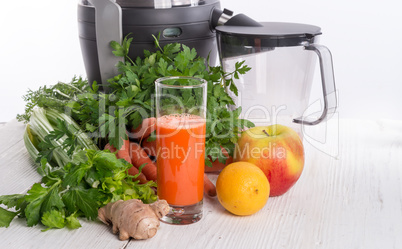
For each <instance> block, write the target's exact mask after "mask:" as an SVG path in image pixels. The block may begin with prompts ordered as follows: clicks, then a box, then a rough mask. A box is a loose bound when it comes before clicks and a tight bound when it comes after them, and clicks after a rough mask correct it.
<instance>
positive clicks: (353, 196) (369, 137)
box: [0, 120, 402, 249]
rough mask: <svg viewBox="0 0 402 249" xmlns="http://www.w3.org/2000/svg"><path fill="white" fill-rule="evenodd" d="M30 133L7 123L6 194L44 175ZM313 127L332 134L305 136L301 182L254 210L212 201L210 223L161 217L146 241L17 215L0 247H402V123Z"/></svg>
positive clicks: (0, 132)
mask: <svg viewBox="0 0 402 249" xmlns="http://www.w3.org/2000/svg"><path fill="white" fill-rule="evenodd" d="M325 128H327V129H325ZM23 130H24V125H23V124H21V123H17V122H16V121H11V122H8V123H6V124H5V125H2V126H0V172H1V173H0V195H5V194H15V193H24V192H25V191H27V189H28V188H29V187H30V186H31V185H32V184H33V183H34V182H37V181H39V180H40V177H39V175H38V174H37V172H36V169H35V166H34V164H33V162H32V160H31V159H30V157H29V156H28V153H27V151H26V150H25V147H24V145H23V141H22V134H23ZM325 132H326V133H325ZM307 133H308V134H309V135H308V136H309V137H314V139H315V140H320V139H322V138H324V136H323V135H325V134H326V135H327V137H326V138H327V141H326V143H320V141H318V142H317V143H316V145H315V146H312V145H311V144H310V143H309V142H308V141H306V140H305V148H306V164H305V168H304V171H303V174H302V176H301V178H300V180H299V181H298V182H297V183H296V185H295V186H294V187H293V188H292V189H291V190H290V191H289V192H288V193H286V194H285V195H283V196H280V197H275V198H270V199H269V200H268V203H267V205H266V206H265V207H264V208H263V209H262V210H261V211H259V212H258V213H256V214H254V215H252V216H248V217H237V216H234V215H231V214H229V213H228V212H226V211H225V210H224V209H223V208H222V207H221V206H220V204H219V203H218V201H217V199H216V198H212V199H211V198H205V202H204V203H205V204H204V217H203V219H202V220H201V221H200V222H198V223H196V224H192V225H187V226H174V225H168V224H161V227H160V229H159V231H158V233H157V234H156V236H155V237H154V238H152V239H149V240H145V241H135V240H129V241H120V240H119V239H118V238H117V236H116V235H113V234H112V232H111V227H108V226H106V225H104V224H102V223H101V222H99V221H95V222H94V221H92V222H89V221H86V220H81V221H82V222H81V223H82V227H81V228H80V229H77V230H71V231H70V230H67V229H61V230H50V231H47V232H41V229H43V227H42V226H40V225H38V226H36V227H31V228H30V227H27V226H26V224H25V220H21V219H15V220H14V221H13V222H12V223H11V226H10V227H9V228H0V248H68V249H70V248H147V249H149V248H202V249H205V248H342V249H344V248H364V249H366V248H381V249H386V248H402V121H384V120H381V121H359V120H331V121H330V122H329V124H328V127H325V126H321V127H314V128H309V129H308V130H307ZM321 142H322V141H321ZM214 178H215V179H216V176H214Z"/></svg>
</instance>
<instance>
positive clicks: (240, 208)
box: [216, 162, 270, 215]
mask: <svg viewBox="0 0 402 249" xmlns="http://www.w3.org/2000/svg"><path fill="white" fill-rule="evenodd" d="M269 191H270V186H269V182H268V179H267V177H266V176H265V174H264V172H263V171H262V170H261V169H260V168H258V167H257V166H256V165H254V164H252V163H249V162H236V163H232V164H229V165H227V166H226V167H225V168H224V169H223V170H222V171H221V173H220V174H219V176H218V179H217V181H216V193H217V197H218V200H219V202H220V203H221V205H222V206H223V207H224V208H225V209H226V210H228V211H229V212H231V213H233V214H235V215H251V214H254V213H256V212H258V211H259V210H260V209H262V208H263V207H264V206H265V204H266V203H267V201H268V197H269Z"/></svg>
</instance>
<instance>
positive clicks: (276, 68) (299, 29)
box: [216, 22, 337, 133]
mask: <svg viewBox="0 0 402 249" xmlns="http://www.w3.org/2000/svg"><path fill="white" fill-rule="evenodd" d="M261 25H262V26H261V27H242V26H218V27H217V28H216V31H217V41H218V50H219V55H220V60H221V64H222V66H223V68H224V70H225V71H226V72H232V71H233V70H234V69H235V67H236V63H239V62H242V61H245V64H246V65H248V66H249V67H251V70H250V71H248V72H247V73H246V74H245V75H239V79H236V80H235V84H236V86H237V88H238V95H237V96H235V94H234V93H232V92H231V93H230V94H231V95H232V97H233V98H234V99H235V103H236V107H237V106H241V107H242V114H241V116H242V118H246V119H249V120H250V121H253V122H254V123H255V125H257V126H260V125H270V124H283V125H287V126H290V127H292V128H294V129H296V130H297V131H298V132H299V133H300V125H299V124H306V125H315V124H318V123H320V122H322V121H324V120H326V119H328V118H329V117H331V115H332V114H333V113H334V112H335V109H336V106H337V101H336V95H335V81H334V74H333V66H332V57H331V53H330V51H329V49H328V48H326V47H325V46H322V45H318V44H317V41H318V37H319V35H320V34H321V29H320V28H319V27H317V26H312V25H306V24H295V23H276V22H267V23H261ZM317 58H318V61H319V68H320V71H321V82H322V91H323V99H322V105H321V106H322V108H321V109H322V110H321V112H320V113H313V115H307V116H306V110H307V108H308V105H309V97H310V91H311V87H312V82H313V77H314V70H315V64H316V61H317Z"/></svg>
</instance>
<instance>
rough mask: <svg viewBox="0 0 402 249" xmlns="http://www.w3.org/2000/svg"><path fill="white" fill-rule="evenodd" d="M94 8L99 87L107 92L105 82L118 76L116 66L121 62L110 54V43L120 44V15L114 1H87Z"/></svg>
mask: <svg viewBox="0 0 402 249" xmlns="http://www.w3.org/2000/svg"><path fill="white" fill-rule="evenodd" d="M88 1H89V2H90V3H91V4H92V5H93V6H94V7H95V31H96V46H97V50H98V61H99V69H100V74H101V80H102V82H101V85H102V87H103V90H104V91H106V92H107V91H108V83H107V80H108V79H110V78H112V77H114V76H116V75H118V74H119V72H118V69H117V67H116V64H117V63H118V62H119V61H123V59H122V58H121V57H117V56H115V55H114V54H113V53H112V48H111V47H110V42H111V41H117V42H119V43H121V41H122V36H123V31H122V29H123V28H122V13H121V7H120V5H118V4H117V3H116V0H88Z"/></svg>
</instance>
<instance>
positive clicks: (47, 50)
mask: <svg viewBox="0 0 402 249" xmlns="http://www.w3.org/2000/svg"><path fill="white" fill-rule="evenodd" d="M221 6H222V8H228V9H231V10H233V11H234V12H235V13H244V14H247V15H249V16H250V17H252V18H254V19H255V20H257V21H284V22H299V23H308V24H314V25H317V26H320V27H321V28H322V31H323V35H322V37H321V40H320V43H321V44H324V45H326V46H327V47H329V48H330V50H331V51H332V55H333V61H334V70H335V79H336V85H337V88H338V91H339V92H338V94H339V109H338V110H339V117H340V118H359V119H402V98H401V93H402V26H401V23H402V14H401V10H402V8H401V5H400V4H399V3H398V1H396V0H383V1H378V0H377V1H375V0H364V1H363V0H354V1H348V0H337V1H322V0H321V1H320V0H310V1H298V0H283V1H272V0H253V1H244V0H221ZM76 9H77V1H72V0H57V1H54V0H52V1H51V0H40V1H32V0H18V1H9V0H6V1H2V6H1V7H0V27H1V30H0V122H7V121H9V120H11V119H13V118H14V117H15V116H16V114H17V113H22V112H23V110H24V102H23V100H22V98H21V97H22V96H23V95H24V94H25V93H26V91H27V90H28V89H32V90H36V89H37V88H38V87H39V86H42V85H50V84H54V83H56V82H57V81H70V80H71V79H72V77H73V76H74V75H78V76H80V75H81V76H84V77H85V69H84V65H83V61H82V57H81V50H80V47H79V41H78V31H77V11H76ZM317 80H318V79H317ZM317 80H316V81H315V83H314V84H315V86H314V87H313V88H315V89H314V90H313V93H312V99H313V100H314V99H319V98H320V94H319V88H318V84H319V83H318V82H319V81H317Z"/></svg>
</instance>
